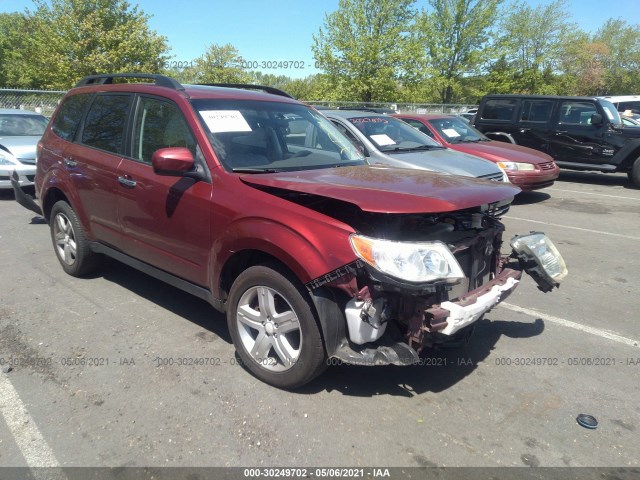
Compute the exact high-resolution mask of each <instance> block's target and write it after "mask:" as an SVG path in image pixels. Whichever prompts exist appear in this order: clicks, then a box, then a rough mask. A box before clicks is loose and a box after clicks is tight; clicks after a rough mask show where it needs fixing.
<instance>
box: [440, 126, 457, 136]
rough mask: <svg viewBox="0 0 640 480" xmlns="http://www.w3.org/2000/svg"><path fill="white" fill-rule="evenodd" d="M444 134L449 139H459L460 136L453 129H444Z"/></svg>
mask: <svg viewBox="0 0 640 480" xmlns="http://www.w3.org/2000/svg"><path fill="white" fill-rule="evenodd" d="M442 133H444V134H445V135H446V136H447V137H459V136H460V134H459V133H458V132H456V131H455V130H454V129H453V128H444V129H443V130H442Z"/></svg>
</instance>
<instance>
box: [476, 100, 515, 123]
mask: <svg viewBox="0 0 640 480" xmlns="http://www.w3.org/2000/svg"><path fill="white" fill-rule="evenodd" d="M517 107H518V100H517V99H515V98H490V99H488V100H487V101H486V102H485V104H484V108H483V109H482V116H481V118H482V119H483V120H499V121H505V122H507V121H510V120H511V119H512V118H513V117H514V113H515V111H516V108H517Z"/></svg>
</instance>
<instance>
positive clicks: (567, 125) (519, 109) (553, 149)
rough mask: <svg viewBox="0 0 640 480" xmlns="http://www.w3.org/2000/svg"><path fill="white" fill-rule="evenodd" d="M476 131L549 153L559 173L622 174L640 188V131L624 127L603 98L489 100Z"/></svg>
mask: <svg viewBox="0 0 640 480" xmlns="http://www.w3.org/2000/svg"><path fill="white" fill-rule="evenodd" d="M474 126H475V127H476V128H477V129H478V130H480V131H481V132H483V133H484V134H485V135H486V136H488V137H489V138H493V139H495V140H502V141H511V142H513V143H516V144H518V145H523V146H525V147H530V148H535V149H536V150H540V151H542V152H545V153H547V154H549V155H551V156H552V157H553V159H554V160H555V161H556V163H557V164H558V165H559V166H560V167H561V168H568V169H572V170H596V171H601V172H624V173H627V175H628V176H629V179H630V180H631V181H632V182H633V184H634V185H635V186H636V187H640V130H638V129H637V128H625V127H624V126H623V124H622V120H621V119H620V114H619V113H618V111H617V110H616V108H615V107H614V106H613V104H612V103H611V102H609V101H608V100H606V99H604V98H596V97H554V96H544V95H487V96H485V97H484V98H483V99H482V101H481V102H480V107H479V108H478V113H477V115H476V118H475V121H474Z"/></svg>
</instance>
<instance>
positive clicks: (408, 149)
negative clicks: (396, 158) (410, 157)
mask: <svg viewBox="0 0 640 480" xmlns="http://www.w3.org/2000/svg"><path fill="white" fill-rule="evenodd" d="M443 148H445V147H443V146H442V145H418V146H417V147H404V148H402V147H396V148H392V149H389V150H382V151H383V152H413V151H416V150H440V149H443Z"/></svg>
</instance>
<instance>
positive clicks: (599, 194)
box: [545, 188, 640, 202]
mask: <svg viewBox="0 0 640 480" xmlns="http://www.w3.org/2000/svg"><path fill="white" fill-rule="evenodd" d="M545 191H546V192H570V193H579V194H580V195H598V196H600V197H609V198H622V199H624V200H635V201H636V202H640V198H634V197H623V196H622V195H607V194H606V193H593V192H581V191H579V190H564V189H562V188H547V189H546V190H545Z"/></svg>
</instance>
